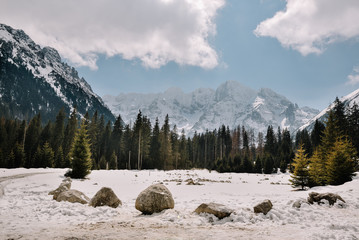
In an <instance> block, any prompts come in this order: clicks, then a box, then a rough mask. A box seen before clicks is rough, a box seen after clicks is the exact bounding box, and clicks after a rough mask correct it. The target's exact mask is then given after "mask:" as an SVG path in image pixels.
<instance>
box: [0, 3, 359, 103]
mask: <svg viewBox="0 0 359 240" xmlns="http://www.w3.org/2000/svg"><path fill="white" fill-rule="evenodd" d="M0 5H1V8H0V22H1V23H4V24H7V25H10V26H12V27H14V28H19V29H23V30H24V31H25V32H26V33H28V35H29V36H30V37H31V38H32V39H33V40H34V41H35V42H37V43H38V44H40V45H41V46H52V47H54V48H56V49H57V50H58V51H59V53H60V54H61V56H62V57H63V59H64V60H65V61H67V62H68V63H70V64H71V65H74V66H76V68H77V69H78V71H79V73H80V75H81V76H83V77H84V78H85V79H86V80H87V81H88V82H89V83H90V84H91V85H92V87H93V90H94V91H95V92H96V93H97V94H99V95H100V96H103V95H105V94H111V95H117V94H119V93H120V92H143V93H146V92H162V91H165V90H166V89H167V88H169V87H180V88H182V89H183V91H185V92H189V91H192V90H194V89H196V88H199V87H207V88H216V87H218V86H219V85H220V84H221V83H223V82H225V81H227V80H235V81H239V82H241V83H242V84H244V85H246V86H248V87H251V88H254V89H259V88H262V87H268V88H271V89H273V90H274V91H276V92H278V93H280V94H282V95H285V96H286V97H287V98H288V99H290V100H291V101H293V102H296V103H298V104H299V105H300V106H304V105H307V106H310V107H314V108H318V109H322V108H324V107H326V106H327V105H328V104H329V103H330V102H332V101H333V100H334V98H335V97H336V96H338V97H341V96H344V95H346V94H348V93H350V92H351V91H353V90H355V89H357V88H359V1H358V0H287V1H284V0H120V1H118V0H102V1H98V0H76V1H73V0H61V1H60V0H58V1H48V0H32V1H28V0H0Z"/></svg>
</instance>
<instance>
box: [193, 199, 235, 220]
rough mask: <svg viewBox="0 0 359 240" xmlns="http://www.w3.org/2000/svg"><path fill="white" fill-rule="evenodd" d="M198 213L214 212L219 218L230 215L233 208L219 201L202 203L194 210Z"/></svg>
mask: <svg viewBox="0 0 359 240" xmlns="http://www.w3.org/2000/svg"><path fill="white" fill-rule="evenodd" d="M194 211H195V212H196V213H198V214H200V213H209V214H213V215H214V216H216V217H217V218H219V219H222V218H225V217H229V215H231V213H232V212H233V210H230V209H228V208H227V207H226V206H224V205H222V204H218V203H208V204H207V203H202V204H201V205H199V206H198V208H197V209H196V210H194Z"/></svg>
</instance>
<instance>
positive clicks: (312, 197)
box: [307, 192, 345, 205]
mask: <svg viewBox="0 0 359 240" xmlns="http://www.w3.org/2000/svg"><path fill="white" fill-rule="evenodd" d="M323 199H325V200H327V201H328V202H329V205H334V203H335V202H336V201H337V200H340V201H342V202H344V203H345V201H344V199H343V198H342V197H341V196H339V195H338V194H335V193H317V192H311V193H309V197H308V199H307V200H308V202H309V203H310V204H313V203H314V202H317V203H318V204H320V203H322V202H321V200H323Z"/></svg>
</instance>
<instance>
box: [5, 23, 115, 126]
mask: <svg viewBox="0 0 359 240" xmlns="http://www.w3.org/2000/svg"><path fill="white" fill-rule="evenodd" d="M75 106H76V107H77V111H78V113H79V114H80V115H84V114H85V113H86V111H88V112H89V114H90V115H92V114H93V113H94V112H95V111H96V110H97V111H98V114H99V115H104V117H105V120H111V121H113V120H114V116H113V115H112V113H111V111H110V110H109V109H108V108H107V107H106V106H105V104H104V102H103V101H102V99H101V98H100V97H99V96H97V95H96V94H95V93H94V92H93V91H92V89H91V87H90V85H89V84H88V83H87V82H86V81H85V80H84V79H83V78H80V77H79V76H78V73H77V71H76V70H75V69H74V68H73V67H71V66H69V65H67V64H66V63H64V62H62V61H61V57H60V55H59V53H58V52H57V51H56V50H55V49H53V48H50V47H44V48H41V47H40V46H39V45H37V44H36V43H35V42H34V41H32V40H31V38H30V37H29V36H28V35H27V34H26V33H25V32H24V31H22V30H16V29H13V28H11V27H9V26H7V25H4V24H0V113H1V115H3V116H8V117H16V118H19V119H29V118H31V117H32V116H34V115H36V114H38V113H41V116H42V119H43V121H47V120H50V119H52V120H53V119H54V118H55V116H56V114H57V113H58V111H59V110H60V109H61V108H64V109H65V111H66V112H67V113H69V112H70V111H72V109H73V108H74V107H75Z"/></svg>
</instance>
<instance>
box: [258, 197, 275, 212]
mask: <svg viewBox="0 0 359 240" xmlns="http://www.w3.org/2000/svg"><path fill="white" fill-rule="evenodd" d="M272 207H273V204H272V202H271V201H270V200H268V199H267V200H264V201H263V202H261V203H259V204H257V205H256V206H254V212H255V213H263V214H264V215H266V214H267V213H268V212H269V211H270V210H271V209H272Z"/></svg>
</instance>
